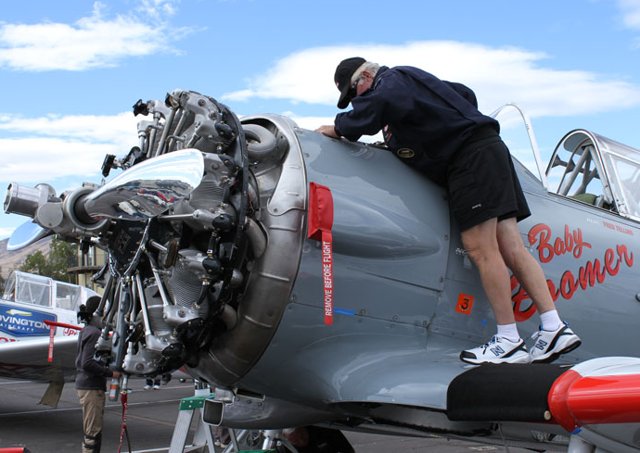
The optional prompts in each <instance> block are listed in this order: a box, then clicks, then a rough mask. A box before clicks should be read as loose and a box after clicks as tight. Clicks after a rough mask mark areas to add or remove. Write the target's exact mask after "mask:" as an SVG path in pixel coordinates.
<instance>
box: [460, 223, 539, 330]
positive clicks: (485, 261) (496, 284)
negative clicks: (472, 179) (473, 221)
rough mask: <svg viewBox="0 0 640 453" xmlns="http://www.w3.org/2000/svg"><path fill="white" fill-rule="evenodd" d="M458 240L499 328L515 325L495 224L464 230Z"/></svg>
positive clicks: (505, 269) (506, 270) (504, 264)
mask: <svg viewBox="0 0 640 453" xmlns="http://www.w3.org/2000/svg"><path fill="white" fill-rule="evenodd" d="M516 230H517V229H516ZM461 236H462V244H463V246H464V248H465V250H466V251H467V253H469V257H470V258H471V260H472V261H473V263H474V264H475V265H476V267H477V268H478V271H479V272H480V280H481V281H482V286H483V288H484V291H485V293H486V295H487V297H488V299H489V303H490V304H491V308H492V309H493V313H494V316H495V317H496V322H497V323H498V324H512V323H515V322H516V321H515V317H514V314H513V306H512V304H511V285H510V282H509V270H508V269H507V265H506V263H505V261H504V259H503V257H502V255H501V253H500V247H499V244H498V220H497V219H495V218H494V219H489V220H487V221H485V222H482V223H481V224H479V225H476V226H474V227H471V228H469V229H467V230H464V231H463V232H462V235H461ZM523 249H524V247H523ZM547 292H548V291H547Z"/></svg>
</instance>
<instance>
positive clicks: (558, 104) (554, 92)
mask: <svg viewBox="0 0 640 453" xmlns="http://www.w3.org/2000/svg"><path fill="white" fill-rule="evenodd" d="M355 55H359V56H363V57H364V58H367V59H368V60H371V61H376V62H378V63H380V64H384V65H387V66H395V65H413V66H418V67H420V68H423V69H425V70H427V71H429V72H432V73H434V74H436V75H437V76H439V77H440V78H442V79H445V80H454V81H458V82H462V83H465V84H468V85H469V86H470V87H471V88H473V90H474V91H475V92H476V94H477V96H478V100H479V103H480V107H481V109H482V110H484V111H487V112H490V111H492V110H494V109H496V108H498V107H499V106H501V105H503V104H505V103H508V102H515V103H517V104H518V105H521V106H522V107H523V108H524V109H525V110H526V111H527V112H528V113H529V115H530V116H532V117H539V116H564V115H567V116H569V115H582V114H589V113H597V112H603V111H608V110H612V109H621V108H625V107H631V106H635V105H639V104H640V87H637V86H635V85H632V84H630V83H628V82H626V81H624V80H617V79H615V78H613V77H607V76H606V75H603V74H598V73H594V72H588V71H579V70H574V71H568V70H557V69H553V68H551V67H545V66H544V60H545V59H548V58H549V57H548V56H547V55H545V54H544V53H540V52H532V51H528V50H524V49H518V48H514V47H500V48H496V47H488V46H484V45H480V44H473V43H463V42H455V41H421V42H411V43H407V44H404V45H397V46H392V45H375V44H371V45H352V46H334V47H317V48H313V49H308V50H304V51H300V52H297V53H294V54H291V55H289V56H287V57H285V58H283V59H281V60H279V61H277V62H276V63H275V64H274V66H273V67H272V68H271V69H269V70H268V71H267V72H266V73H264V74H260V75H258V76H256V77H255V78H253V79H250V80H249V82H248V85H249V86H248V87H247V88H246V89H243V90H241V91H238V92H234V93H227V94H226V95H224V96H223V99H228V100H232V101H241V100H248V99H250V98H254V97H259V98H267V99H276V98H280V99H288V100H291V101H292V102H294V103H302V102H304V103H322V104H330V105H335V103H336V102H337V98H338V96H337V94H338V92H337V90H336V88H335V85H334V83H333V73H334V70H335V67H336V65H337V63H338V62H339V61H340V60H342V59H344V58H347V57H351V56H355ZM452 56H455V58H452Z"/></svg>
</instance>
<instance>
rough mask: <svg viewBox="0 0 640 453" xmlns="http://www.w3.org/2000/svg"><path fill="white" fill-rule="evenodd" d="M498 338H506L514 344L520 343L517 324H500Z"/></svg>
mask: <svg viewBox="0 0 640 453" xmlns="http://www.w3.org/2000/svg"><path fill="white" fill-rule="evenodd" d="M498 336H499V337H503V338H506V339H507V340H509V341H512V342H514V343H517V342H518V341H520V334H519V333H518V326H517V325H516V323H515V322H514V323H512V324H498Z"/></svg>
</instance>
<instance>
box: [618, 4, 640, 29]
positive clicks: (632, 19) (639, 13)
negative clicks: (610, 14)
mask: <svg viewBox="0 0 640 453" xmlns="http://www.w3.org/2000/svg"><path fill="white" fill-rule="evenodd" d="M618 8H620V10H621V11H622V21H623V23H624V25H625V26H627V27H629V28H632V29H636V30H640V0H618Z"/></svg>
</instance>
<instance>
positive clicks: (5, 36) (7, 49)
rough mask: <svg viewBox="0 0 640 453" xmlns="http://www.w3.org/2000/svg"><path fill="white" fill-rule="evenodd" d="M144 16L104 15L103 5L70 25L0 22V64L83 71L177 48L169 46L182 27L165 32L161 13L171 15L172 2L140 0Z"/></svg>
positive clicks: (96, 4) (40, 69) (20, 68)
mask: <svg viewBox="0 0 640 453" xmlns="http://www.w3.org/2000/svg"><path fill="white" fill-rule="evenodd" d="M141 8H143V10H144V12H143V13H142V14H138V15H134V14H129V15H118V16H116V17H115V18H111V19H107V18H105V17H103V12H102V10H103V9H104V6H103V5H102V4H101V3H99V2H96V3H94V8H93V12H92V14H91V15H90V16H88V17H83V18H81V19H79V20H77V21H76V22H75V23H73V24H65V23H58V22H41V23H37V24H2V25H0V68H1V67H7V68H10V69H14V70H22V71H50V70H66V71H81V70H86V69H91V68H96V67H110V66H115V65H116V64H117V63H118V62H119V61H120V60H122V59H123V58H126V57H136V56H143V55H150V54H154V53H157V52H175V50H173V49H172V48H171V46H170V45H169V40H168V37H169V36H171V37H172V38H173V39H175V38H176V36H177V37H180V35H184V34H185V33H186V32H185V30H184V29H178V30H176V29H175V28H174V29H172V31H171V34H169V33H167V30H166V28H167V27H166V23H165V22H164V20H162V17H163V16H166V15H169V14H172V13H173V9H172V8H173V6H172V4H171V2H168V1H164V0H155V1H151V0H144V1H143V2H142V3H141Z"/></svg>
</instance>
